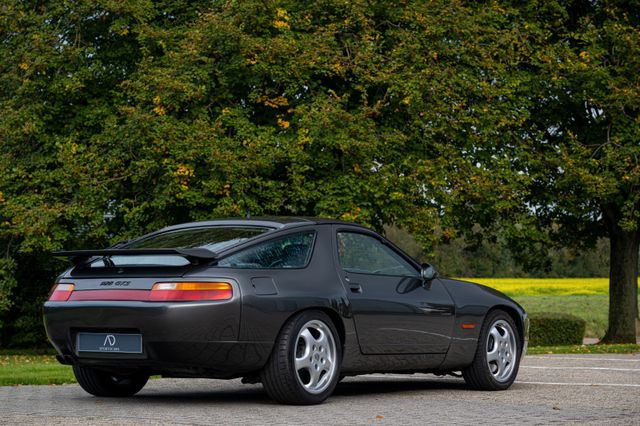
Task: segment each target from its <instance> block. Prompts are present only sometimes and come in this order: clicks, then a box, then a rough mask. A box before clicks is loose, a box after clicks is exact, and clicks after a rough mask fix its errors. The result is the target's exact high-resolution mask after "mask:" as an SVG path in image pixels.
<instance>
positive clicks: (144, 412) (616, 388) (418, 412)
mask: <svg viewBox="0 0 640 426" xmlns="http://www.w3.org/2000/svg"><path fill="white" fill-rule="evenodd" d="M0 423H1V424H64V425H77V424H99V425H107V424H109V425H115V424H125V425H131V424H256V425H264V424H296V425H308V424H322V425H360V424H363V425H371V424H373V425H376V424H394V425H396V424H398V425H399V424H402V425H404V424H465V425H468V424H550V423H562V424H565V423H569V424H607V425H609V424H638V425H640V355H609V354H607V355H544V356H528V357H526V358H525V360H524V362H523V364H522V366H521V369H520V373H519V374H518V379H517V381H516V383H515V384H514V385H513V386H512V387H511V389H509V390H508V391H504V392H478V391H471V390H467V389H466V388H465V386H464V382H463V380H462V379H458V378H453V377H447V378H439V377H436V376H432V375H423V374H416V375H410V376H409V375H394V374H390V375H383V374H374V375H368V376H359V377H354V378H346V379H345V380H344V381H343V382H342V383H340V384H339V385H338V387H337V389H336V392H335V394H334V395H333V396H332V397H331V398H329V399H328V400H327V401H326V402H325V403H324V404H322V405H317V406H310V407H295V406H282V405H277V404H275V403H272V402H271V401H270V400H269V399H268V397H267V396H266V394H265V393H264V392H263V390H262V387H261V386H260V385H243V384H241V383H240V381H239V380H232V381H223V380H206V379H203V380H200V379H198V380H195V379H157V380H151V381H150V382H149V383H148V384H147V386H146V387H145V388H144V389H143V390H142V391H141V392H140V393H139V394H138V395H137V396H135V397H132V398H125V399H109V398H96V397H93V396H90V395H88V394H86V393H85V392H84V391H83V390H82V389H80V387H79V386H77V385H64V386H11V387H0Z"/></svg>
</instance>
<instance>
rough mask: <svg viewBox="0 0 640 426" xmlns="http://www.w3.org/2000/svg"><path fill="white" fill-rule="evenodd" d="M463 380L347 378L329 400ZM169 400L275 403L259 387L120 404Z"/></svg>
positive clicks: (168, 390)
mask: <svg viewBox="0 0 640 426" xmlns="http://www.w3.org/2000/svg"><path fill="white" fill-rule="evenodd" d="M467 389H468V388H467V387H466V386H465V384H464V382H463V381H454V380H437V379H436V380H429V379H428V378H425V379H424V380H421V379H416V378H411V379H402V378H393V379H386V378H384V379H378V378H376V379H365V380H358V379H346V381H344V382H341V383H339V384H338V386H336V389H335V391H334V392H333V395H332V396H331V397H330V399H333V398H340V397H358V396H368V395H375V394H393V393H405V392H410V391H420V392H424V391H430V390H433V391H442V390H467ZM165 400H167V401H168V400H170V401H172V403H178V404H199V403H207V404H209V403H212V402H213V403H215V402H217V403H226V404H233V403H237V404H246V403H255V404H274V402H273V401H272V400H271V399H270V398H269V397H268V396H267V394H266V392H265V391H264V389H263V388H262V385H259V384H258V385H242V387H236V388H233V389H228V388H227V389H220V390H211V389H209V390H207V389H206V388H203V389H202V390H198V391H193V390H191V389H189V390H187V391H185V390H181V389H180V388H172V387H164V386H163V388H162V389H153V390H151V391H150V392H142V393H140V394H138V395H136V396H135V397H132V398H127V399H123V400H121V401H122V402H125V401H127V402H131V403H136V404H137V403H139V402H142V401H145V402H162V401H165Z"/></svg>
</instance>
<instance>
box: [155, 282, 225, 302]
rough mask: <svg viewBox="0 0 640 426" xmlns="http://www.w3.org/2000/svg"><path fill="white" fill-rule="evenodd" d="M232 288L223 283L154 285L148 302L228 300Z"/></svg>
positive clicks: (168, 283) (169, 283) (167, 283)
mask: <svg viewBox="0 0 640 426" xmlns="http://www.w3.org/2000/svg"><path fill="white" fill-rule="evenodd" d="M232 296H233V288H232V287H231V284H229V283H223V282H166V283H155V284H154V285H153V288H152V289H151V295H150V297H149V300H150V301H181V300H228V299H231V297H232Z"/></svg>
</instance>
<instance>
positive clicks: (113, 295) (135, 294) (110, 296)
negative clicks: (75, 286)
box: [69, 290, 151, 302]
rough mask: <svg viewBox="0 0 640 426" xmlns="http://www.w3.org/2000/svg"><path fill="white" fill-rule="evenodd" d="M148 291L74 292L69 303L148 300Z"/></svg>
mask: <svg viewBox="0 0 640 426" xmlns="http://www.w3.org/2000/svg"><path fill="white" fill-rule="evenodd" d="M149 293H151V292H150V291H149V290H80V291H74V292H73V293H72V294H71V297H69V301H70V302H72V301H75V300H131V301H141V302H144V301H146V300H149Z"/></svg>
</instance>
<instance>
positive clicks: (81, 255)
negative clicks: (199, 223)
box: [53, 247, 218, 266]
mask: <svg viewBox="0 0 640 426" xmlns="http://www.w3.org/2000/svg"><path fill="white" fill-rule="evenodd" d="M53 255H54V256H58V257H68V258H69V259H70V260H71V261H72V262H73V264H74V265H75V266H82V265H84V264H85V263H87V262H88V261H89V260H90V259H91V258H92V257H110V256H145V255H147V256H148V255H178V256H182V257H184V258H185V259H187V260H188V261H189V263H191V264H194V265H197V264H200V263H202V262H203V261H211V260H215V259H216V258H217V257H218V255H217V253H214V252H212V251H211V250H207V249H206V248H201V247H200V248H139V249H102V250H70V251H54V252H53Z"/></svg>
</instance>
